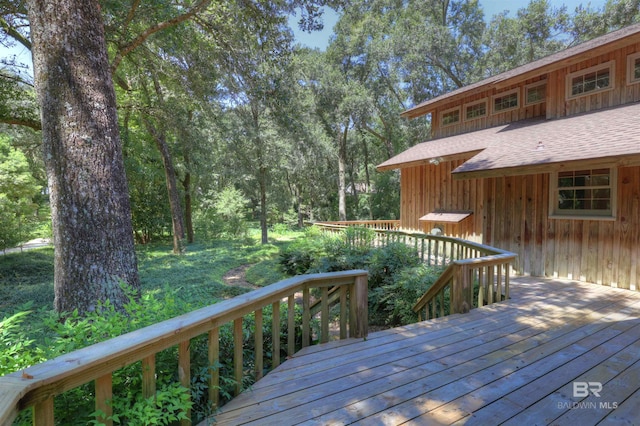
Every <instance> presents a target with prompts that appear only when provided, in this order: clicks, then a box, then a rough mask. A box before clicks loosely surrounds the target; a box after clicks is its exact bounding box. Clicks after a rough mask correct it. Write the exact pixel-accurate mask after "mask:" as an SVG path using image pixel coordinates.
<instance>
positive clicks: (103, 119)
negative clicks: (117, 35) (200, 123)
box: [27, 0, 140, 313]
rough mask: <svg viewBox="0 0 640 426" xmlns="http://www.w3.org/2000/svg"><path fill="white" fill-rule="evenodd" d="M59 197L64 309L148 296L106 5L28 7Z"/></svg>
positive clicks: (33, 1)
mask: <svg viewBox="0 0 640 426" xmlns="http://www.w3.org/2000/svg"><path fill="white" fill-rule="evenodd" d="M27 5H28V10H29V21H30V25H31V37H32V40H33V50H32V54H33V63H34V69H35V86H36V91H37V95H38V100H39V102H40V106H41V115H42V117H41V119H42V146H43V152H44V160H45V164H46V168H47V175H48V179H49V190H50V194H51V217H52V221H53V235H54V247H55V260H54V266H55V273H54V290H55V302H54V304H55V308H56V310H57V311H58V312H69V311H72V310H74V309H76V308H77V309H78V311H79V312H82V313H84V312H87V311H93V310H95V309H96V308H97V304H98V302H99V301H104V300H106V299H109V300H110V301H111V303H112V304H113V305H114V306H116V308H118V309H122V307H123V304H125V303H126V302H127V300H128V299H127V295H126V294H125V293H124V291H123V290H122V288H121V286H120V284H121V282H126V283H128V284H129V285H130V286H131V287H132V288H133V289H134V290H135V291H139V289H140V283H139V278H138V268H137V261H136V255H135V249H134V243H133V226H132V223H131V206H130V203H129V191H128V188H127V180H126V176H125V170H124V161H123V159H122V144H121V140H120V135H119V131H118V118H117V112H116V99H115V92H114V89H113V81H112V78H111V73H110V68H109V62H108V58H107V49H106V43H105V36H104V28H103V24H102V18H101V14H100V4H99V2H98V1H96V0H49V1H38V0H28V1H27Z"/></svg>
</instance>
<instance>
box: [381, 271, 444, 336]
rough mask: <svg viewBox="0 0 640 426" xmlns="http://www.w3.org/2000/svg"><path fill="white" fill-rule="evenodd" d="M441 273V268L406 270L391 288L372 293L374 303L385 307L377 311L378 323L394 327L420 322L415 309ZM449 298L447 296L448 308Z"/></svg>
mask: <svg viewBox="0 0 640 426" xmlns="http://www.w3.org/2000/svg"><path fill="white" fill-rule="evenodd" d="M441 273H442V268H440V267H431V266H427V265H424V264H421V265H418V266H413V267H406V268H402V269H400V270H399V271H398V273H397V275H395V276H393V277H392V280H391V282H390V283H389V284H385V285H382V286H381V287H378V288H376V289H375V290H373V292H374V296H373V299H374V300H375V301H376V303H377V305H378V306H380V307H382V308H381V309H378V310H376V312H377V313H378V314H379V316H380V319H379V322H382V323H384V324H385V325H388V326H392V327H395V326H398V325H404V324H412V323H414V322H417V321H418V314H417V313H415V312H414V311H413V306H414V305H415V303H416V302H417V301H418V299H420V297H421V296H422V295H423V294H424V293H425V292H426V291H427V290H428V289H429V288H430V287H431V286H432V285H433V283H435V282H436V280H437V279H438V277H439V276H440V275H441ZM448 297H449V296H448V294H447V296H446V299H447V300H446V301H445V303H447V305H448Z"/></svg>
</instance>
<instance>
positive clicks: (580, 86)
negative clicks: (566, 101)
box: [567, 61, 615, 98]
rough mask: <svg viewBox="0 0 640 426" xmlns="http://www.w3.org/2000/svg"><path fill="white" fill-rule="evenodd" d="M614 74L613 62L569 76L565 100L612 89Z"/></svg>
mask: <svg viewBox="0 0 640 426" xmlns="http://www.w3.org/2000/svg"><path fill="white" fill-rule="evenodd" d="M614 74H615V72H614V61H609V62H607V63H604V64H601V65H597V66H595V67H591V68H588V69H586V70H580V71H577V72H574V73H571V74H569V75H568V76H567V98H576V97H578V96H582V95H586V94H591V93H596V92H601V91H603V90H609V89H613V84H614V82H613V76H614Z"/></svg>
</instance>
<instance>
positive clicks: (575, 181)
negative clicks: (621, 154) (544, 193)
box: [551, 168, 616, 218]
mask: <svg viewBox="0 0 640 426" xmlns="http://www.w3.org/2000/svg"><path fill="white" fill-rule="evenodd" d="M615 182H616V173H615V169H608V168H606V169H605V168H603V169H585V170H573V171H563V172H557V173H554V174H553V175H552V194H551V195H552V200H551V208H552V211H551V214H552V216H556V217H571V216H573V217H576V216H578V217H587V216H593V217H599V218H602V217H608V218H613V217H615V188H616V185H615Z"/></svg>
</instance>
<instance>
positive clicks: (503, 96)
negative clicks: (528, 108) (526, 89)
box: [491, 89, 520, 114]
mask: <svg viewBox="0 0 640 426" xmlns="http://www.w3.org/2000/svg"><path fill="white" fill-rule="evenodd" d="M491 106H492V108H493V110H492V112H493V114H497V113H500V112H505V111H509V110H512V109H516V108H518V107H519V106H520V90H518V89H513V90H509V91H508V92H503V93H498V94H496V95H493V96H492V97H491Z"/></svg>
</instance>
